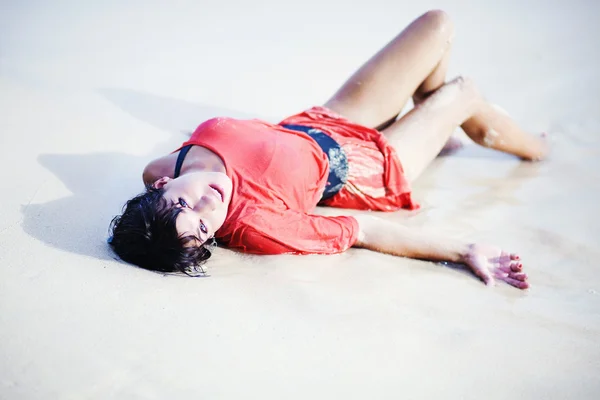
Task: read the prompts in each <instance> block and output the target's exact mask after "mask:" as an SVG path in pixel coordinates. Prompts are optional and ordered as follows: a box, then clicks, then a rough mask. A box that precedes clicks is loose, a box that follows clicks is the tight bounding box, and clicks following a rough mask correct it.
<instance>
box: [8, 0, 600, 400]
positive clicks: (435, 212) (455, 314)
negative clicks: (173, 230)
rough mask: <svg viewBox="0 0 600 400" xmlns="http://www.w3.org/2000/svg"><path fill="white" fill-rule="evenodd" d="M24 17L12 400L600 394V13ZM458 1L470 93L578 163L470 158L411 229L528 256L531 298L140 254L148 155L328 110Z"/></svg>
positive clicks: (19, 12)
mask: <svg viewBox="0 0 600 400" xmlns="http://www.w3.org/2000/svg"><path fill="white" fill-rule="evenodd" d="M0 3H1V4H0V166H1V168H2V185H1V193H2V196H1V197H0V274H1V276H0V398H1V399H7V400H12V399H43V400H48V399H77V400H79V399H103V400H104V399H260V398H263V399H398V398H408V399H511V400H517V399H598V398H600V378H599V376H600V279H599V278H598V263H599V260H600V246H599V245H600V213H599V205H600V183H599V182H600V97H599V95H598V94H599V93H600V78H599V74H600V47H599V45H598V38H600V28H599V26H600V25H598V23H597V18H598V16H599V15H600V3H599V2H597V1H591V0H587V1H585V0H572V1H566V0H563V1H541V0H531V1H516V0H509V1H502V2H491V1H490V2H488V1H475V0H472V1H468V0H464V1H462V0H452V1H450V0H441V1H436V2H433V1H419V2H416V1H415V2H408V1H395V2H390V1H388V0H372V1H364V2H359V3H361V5H360V6H359V5H352V4H353V3H351V2H348V1H345V2H342V1H341V0H340V1H339V2H337V1H324V2H322V1H317V0H308V1H305V2H288V1H274V0H271V1H270V2H266V1H260V0H259V1H241V0H240V1H237V2H232V1H227V0H226V1H222V2H217V1H208V0H202V1H173V2H167V1H165V2H162V3H159V2H155V1H146V2H142V1H130V2H117V1H105V2H104V1H97V2H93V1H74V0H72V1H61V2H43V1H2V2H0ZM51 3H54V4H51ZM121 3H126V4H121ZM433 7H438V8H443V9H445V10H447V11H448V12H449V13H450V15H451V16H452V18H453V20H454V22H455V25H456V38H455V40H454V50H453V55H452V62H451V65H450V76H449V77H452V76H455V75H458V74H465V75H468V76H470V77H472V78H473V80H474V81H475V82H476V83H477V84H478V85H479V87H480V89H481V91H482V92H483V93H484V94H485V96H486V97H487V98H489V99H490V100H493V101H494V102H495V103H498V104H499V105H501V106H502V107H503V108H504V109H505V110H506V111H507V112H508V113H510V114H511V115H512V116H514V118H515V119H517V120H518V121H519V122H520V123H521V124H522V126H523V127H525V128H526V129H527V130H529V131H534V132H542V131H547V132H548V133H549V134H550V137H551V142H552V147H553V150H552V154H551V156H550V158H549V159H548V160H547V161H546V162H543V163H537V164H526V163H521V162H519V161H518V160H516V159H514V158H512V157H509V156H505V155H502V154H499V153H495V152H493V151H491V150H488V149H483V148H478V147H476V146H475V145H473V144H468V145H467V146H466V147H465V148H464V149H463V150H461V151H459V152H458V153H456V154H455V155H452V156H448V157H442V158H438V159H437V160H436V161H435V162H434V164H433V165H432V166H431V167H430V168H429V169H428V170H427V171H426V173H425V175H424V176H423V177H422V178H421V179H420V180H419V181H418V182H417V184H416V185H415V188H414V189H415V190H414V191H415V198H416V200H417V201H419V202H420V203H421V204H422V209H421V210H419V212H417V213H414V214H405V213H397V214H390V215H388V217H389V218H392V219H398V220H403V221H405V223H407V224H410V225H414V226H427V227H429V228H432V229H435V230H438V231H439V232H440V233H446V234H448V235H452V236H455V237H458V238H462V239H465V240H480V241H484V242H489V243H493V244H498V245H501V246H504V247H506V248H507V249H509V250H513V251H516V252H520V254H521V256H522V258H523V260H524V263H525V266H526V269H527V272H528V273H529V275H530V282H531V285H532V288H531V289H530V290H528V291H526V292H521V291H519V290H516V289H513V288H511V287H509V286H507V285H498V286H497V287H495V288H491V289H490V288H486V287H485V286H484V285H483V284H481V282H479V281H478V280H477V279H476V278H474V277H473V276H472V275H470V274H468V273H466V272H465V271H463V270H461V269H456V268H448V267H444V266H441V265H438V264H435V263H429V262H423V261H416V260H408V259H401V258H395V257H391V256H386V255H381V254H376V253H373V252H370V251H366V250H359V249H352V250H350V251H348V252H347V253H345V254H342V255H335V256H306V257H301V256H272V257H259V256H241V255H238V254H235V253H233V252H231V251H229V250H226V249H219V250H218V251H217V254H216V255H215V256H214V261H212V262H211V263H210V264H209V267H208V270H209V273H210V277H209V278H206V279H190V278H180V277H170V276H167V277H165V276H162V275H159V274H154V273H150V272H147V271H144V270H141V269H138V268H133V267H131V266H129V265H127V264H125V263H122V262H120V261H118V260H115V257H114V255H113V254H112V253H111V252H110V251H109V249H108V246H107V244H106V242H105V241H106V237H107V227H108V223H109V221H110V220H111V218H112V217H113V216H114V215H116V214H117V213H118V212H119V210H120V207H121V206H122V204H123V203H124V201H125V200H126V199H127V198H129V197H131V196H132V195H134V194H136V193H138V192H139V191H141V190H142V182H141V172H142V169H143V167H144V165H145V164H146V162H148V161H149V160H150V159H152V158H153V157H155V156H158V155H162V154H165V153H167V152H169V151H171V150H173V149H174V148H175V147H176V146H178V145H179V144H180V143H181V142H183V141H184V140H185V139H186V138H187V134H188V133H189V132H190V131H192V130H193V129H194V128H195V127H196V126H197V125H198V124H199V123H201V122H202V121H204V120H205V119H208V118H211V117H213V116H217V115H228V116H233V117H260V118H264V119H268V120H272V121H276V120H278V119H279V118H282V117H284V116H286V115H290V114H293V113H296V112H298V111H299V110H302V109H304V108H307V107H310V106H312V105H317V104H322V103H323V102H324V101H325V100H326V99H327V98H328V97H329V96H330V95H331V94H332V93H333V92H334V91H335V90H336V89H337V87H338V86H339V85H341V84H342V83H343V81H344V80H345V79H346V78H347V77H348V76H349V75H350V74H351V73H352V72H353V71H354V70H355V69H356V68H357V67H358V66H359V65H360V64H361V63H362V62H363V61H364V60H366V59H367V58H368V57H369V56H370V55H371V54H372V53H373V52H375V51H376V50H378V49H379V48H380V47H381V46H382V45H383V44H385V43H386V42H387V41H389V40H390V39H391V38H392V37H393V36H394V35H395V34H396V33H397V32H399V31H400V30H401V29H402V28H403V27H404V26H405V25H406V24H408V23H409V22H410V21H411V20H412V19H413V18H415V17H416V16H418V15H419V14H421V13H422V12H424V11H426V10H427V9H429V8H433ZM329 211H330V210H325V211H324V212H329Z"/></svg>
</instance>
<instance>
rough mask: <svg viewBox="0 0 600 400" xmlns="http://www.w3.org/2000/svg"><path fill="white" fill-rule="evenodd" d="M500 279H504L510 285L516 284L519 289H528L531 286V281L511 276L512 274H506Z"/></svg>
mask: <svg viewBox="0 0 600 400" xmlns="http://www.w3.org/2000/svg"><path fill="white" fill-rule="evenodd" d="M500 279H502V280H503V281H504V282H506V283H508V284H509V285H511V286H514V287H516V288H519V289H527V288H528V287H529V283H527V282H525V281H521V280H518V279H514V278H511V277H510V276H505V277H502V278H500Z"/></svg>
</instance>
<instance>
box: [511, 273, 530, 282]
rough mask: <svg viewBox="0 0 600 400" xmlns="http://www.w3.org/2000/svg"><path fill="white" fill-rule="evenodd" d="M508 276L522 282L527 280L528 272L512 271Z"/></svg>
mask: <svg viewBox="0 0 600 400" xmlns="http://www.w3.org/2000/svg"><path fill="white" fill-rule="evenodd" d="M508 277H509V278H511V279H516V280H518V281H521V282H525V281H526V280H527V274H526V273H523V272H511V273H509V274H508Z"/></svg>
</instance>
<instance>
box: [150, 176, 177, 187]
mask: <svg viewBox="0 0 600 400" xmlns="http://www.w3.org/2000/svg"><path fill="white" fill-rule="evenodd" d="M172 180H173V179H171V178H169V177H168V176H163V177H162V178H160V179H157V180H156V181H154V183H153V184H152V187H153V188H154V189H162V188H163V186H165V185H166V184H167V183H169V182H170V181H172Z"/></svg>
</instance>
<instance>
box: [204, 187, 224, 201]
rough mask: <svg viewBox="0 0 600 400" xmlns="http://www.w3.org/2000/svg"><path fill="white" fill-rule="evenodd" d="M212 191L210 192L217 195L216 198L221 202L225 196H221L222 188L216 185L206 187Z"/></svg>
mask: <svg viewBox="0 0 600 400" xmlns="http://www.w3.org/2000/svg"><path fill="white" fill-rule="evenodd" d="M208 187H210V188H211V189H212V191H213V192H214V193H215V194H216V195H217V197H218V198H219V199H220V200H221V202H223V200H224V199H225V196H224V195H223V188H222V187H220V186H218V185H208Z"/></svg>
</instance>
